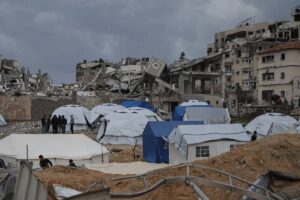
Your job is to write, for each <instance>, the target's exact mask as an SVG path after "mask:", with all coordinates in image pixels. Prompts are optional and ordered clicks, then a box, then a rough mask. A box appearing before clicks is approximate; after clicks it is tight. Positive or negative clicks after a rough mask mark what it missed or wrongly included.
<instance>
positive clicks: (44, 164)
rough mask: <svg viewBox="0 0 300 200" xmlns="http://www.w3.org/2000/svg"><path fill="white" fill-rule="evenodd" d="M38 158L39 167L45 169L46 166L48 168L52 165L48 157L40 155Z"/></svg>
mask: <svg viewBox="0 0 300 200" xmlns="http://www.w3.org/2000/svg"><path fill="white" fill-rule="evenodd" d="M39 159H40V166H41V168H43V169H46V168H49V167H52V166H53V165H52V162H51V161H50V160H49V159H47V158H44V156H43V155H40V156H39Z"/></svg>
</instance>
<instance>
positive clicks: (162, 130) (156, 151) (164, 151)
mask: <svg viewBox="0 0 300 200" xmlns="http://www.w3.org/2000/svg"><path fill="white" fill-rule="evenodd" d="M199 124H203V122H201V121H156V122H154V121H153V122H152V121H150V122H148V124H147V126H146V128H145V129H144V132H143V157H144V160H145V161H147V162H150V163H168V162H169V149H168V143H167V141H165V140H164V139H163V138H167V137H168V136H169V135H170V133H171V132H172V130H173V129H174V128H175V127H176V126H177V125H199Z"/></svg>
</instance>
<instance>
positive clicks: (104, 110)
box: [90, 103, 125, 123]
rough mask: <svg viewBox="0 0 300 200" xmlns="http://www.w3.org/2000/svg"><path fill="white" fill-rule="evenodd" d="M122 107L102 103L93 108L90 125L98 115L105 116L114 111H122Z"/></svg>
mask: <svg viewBox="0 0 300 200" xmlns="http://www.w3.org/2000/svg"><path fill="white" fill-rule="evenodd" d="M124 108H125V107H124V106H121V105H118V104H114V103H104V104H101V105H98V106H95V107H93V108H92V110H91V112H90V113H91V117H90V123H93V122H94V121H95V120H96V119H97V118H98V117H99V116H100V115H103V116H105V115H107V114H108V113H111V112H114V111H116V110H121V109H124Z"/></svg>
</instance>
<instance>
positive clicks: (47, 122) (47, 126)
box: [46, 115, 51, 133]
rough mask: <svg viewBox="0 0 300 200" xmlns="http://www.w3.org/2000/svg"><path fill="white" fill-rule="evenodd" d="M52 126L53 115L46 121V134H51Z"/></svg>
mask: <svg viewBox="0 0 300 200" xmlns="http://www.w3.org/2000/svg"><path fill="white" fill-rule="evenodd" d="M50 125H51V115H49V117H48V118H47V120H46V133H49V131H50Z"/></svg>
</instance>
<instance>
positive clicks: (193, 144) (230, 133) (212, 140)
mask: <svg viewBox="0 0 300 200" xmlns="http://www.w3.org/2000/svg"><path fill="white" fill-rule="evenodd" d="M168 141H169V162H170V163H172V164H178V163H182V162H190V161H193V160H197V159H205V158H208V157H211V156H216V155H220V154H222V153H225V152H227V151H230V150H231V149H232V148H234V145H236V144H240V143H244V142H249V141H250V136H248V135H247V133H246V130H245V129H244V128H243V126H242V125H241V124H208V125H179V126H177V127H176V128H175V129H174V130H173V131H172V132H171V134H170V135H169V137H168Z"/></svg>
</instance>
